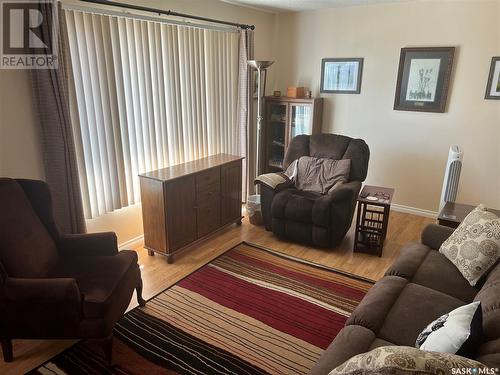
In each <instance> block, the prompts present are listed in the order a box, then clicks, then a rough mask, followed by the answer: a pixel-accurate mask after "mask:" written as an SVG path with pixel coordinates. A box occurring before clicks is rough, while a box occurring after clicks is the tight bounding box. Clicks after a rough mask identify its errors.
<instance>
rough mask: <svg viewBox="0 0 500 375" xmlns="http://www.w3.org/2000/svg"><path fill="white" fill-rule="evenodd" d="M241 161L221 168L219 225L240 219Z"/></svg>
mask: <svg viewBox="0 0 500 375" xmlns="http://www.w3.org/2000/svg"><path fill="white" fill-rule="evenodd" d="M241 187H242V185H241V160H238V161H236V162H233V163H229V164H225V165H223V166H221V224H222V225H224V224H227V223H229V222H231V221H235V220H238V219H239V218H241Z"/></svg>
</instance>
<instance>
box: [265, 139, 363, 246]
mask: <svg viewBox="0 0 500 375" xmlns="http://www.w3.org/2000/svg"><path fill="white" fill-rule="evenodd" d="M301 156H313V157H316V158H329V159H335V160H340V159H350V160H351V170H350V175H349V181H348V182H347V183H345V184H343V185H342V186H341V187H339V188H337V189H335V190H334V191H332V192H331V193H328V194H325V195H322V194H320V193H315V192H310V191H301V190H298V189H296V188H295V187H294V185H293V184H292V183H289V182H288V183H284V184H281V185H278V186H277V187H276V188H275V189H272V188H270V187H269V186H267V185H265V184H261V207H262V217H263V219H264V225H265V227H266V230H272V231H273V233H274V234H275V235H276V236H278V237H280V238H286V239H288V240H291V241H295V242H300V243H306V244H311V245H314V246H319V247H334V246H336V245H338V244H339V243H340V242H341V241H342V239H343V238H344V236H345V234H346V233H347V231H348V230H349V228H350V226H351V222H352V218H353V215H354V210H355V207H356V199H357V197H358V194H359V191H360V189H361V182H362V181H364V180H365V178H366V174H367V172H368V160H369V159H370V150H369V148H368V145H367V144H366V143H365V141H363V140H362V139H354V138H350V137H346V136H343V135H337V134H313V135H298V136H297V137H295V138H294V139H293V140H292V142H291V143H290V145H289V146H288V149H287V152H286V155H285V160H284V163H283V168H285V169H286V168H288V166H289V165H290V164H291V163H292V162H293V161H295V160H297V159H298V158H300V157H301ZM259 183H260V182H259Z"/></svg>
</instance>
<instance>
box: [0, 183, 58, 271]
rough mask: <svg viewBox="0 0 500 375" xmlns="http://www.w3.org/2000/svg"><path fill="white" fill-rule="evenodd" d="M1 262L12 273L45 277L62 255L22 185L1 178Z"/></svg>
mask: <svg viewBox="0 0 500 375" xmlns="http://www.w3.org/2000/svg"><path fill="white" fill-rule="evenodd" d="M0 212H1V215H0V262H1V263H2V265H3V267H4V268H5V270H6V272H7V274H8V275H9V276H11V277H21V278H39V277H45V276H46V275H47V273H48V272H49V271H50V270H51V269H52V268H53V267H54V266H55V264H56V262H57V259H58V257H59V255H58V252H57V248H56V245H55V243H54V240H53V239H52V237H51V236H50V234H49V233H48V231H47V229H46V228H45V226H44V225H43V224H42V222H41V221H40V219H39V217H38V216H37V214H36V213H35V211H34V210H33V207H32V206H31V203H30V202H29V200H28V198H27V197H26V195H25V193H24V191H23V189H22V188H21V186H20V185H19V184H18V183H17V182H16V181H15V180H13V179H10V178H1V179H0Z"/></svg>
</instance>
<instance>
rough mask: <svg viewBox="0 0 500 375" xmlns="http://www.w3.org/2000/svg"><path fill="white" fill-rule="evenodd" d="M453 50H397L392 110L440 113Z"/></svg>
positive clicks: (439, 48)
mask: <svg viewBox="0 0 500 375" xmlns="http://www.w3.org/2000/svg"><path fill="white" fill-rule="evenodd" d="M454 54H455V47H425V48H401V57H400V59H399V71H398V83H397V86H396V97H395V100H394V109H396V110H400V111H421V112H444V111H445V109H446V99H447V97H448V88H449V86H450V77H451V70H452V67H453V55H454Z"/></svg>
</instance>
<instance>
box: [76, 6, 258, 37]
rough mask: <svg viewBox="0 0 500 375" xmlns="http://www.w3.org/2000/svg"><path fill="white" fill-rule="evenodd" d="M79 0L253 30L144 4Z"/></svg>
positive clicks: (237, 24)
mask: <svg viewBox="0 0 500 375" xmlns="http://www.w3.org/2000/svg"><path fill="white" fill-rule="evenodd" d="M81 1H83V2H86V3H93V4H101V5H109V6H114V7H121V8H127V9H134V10H139V11H142V12H151V13H156V14H158V15H165V16H175V17H183V18H191V19H194V20H199V21H207V22H213V23H220V24H221V25H229V26H235V27H239V28H240V29H243V30H246V29H250V30H254V29H255V26H254V25H245V24H242V23H235V22H228V21H221V20H216V19H213V18H207V17H200V16H193V15H190V14H184V13H178V12H174V11H172V10H163V9H156V8H149V7H144V6H140V5H133V4H125V3H119V2H117V1H108V0H81Z"/></svg>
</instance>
